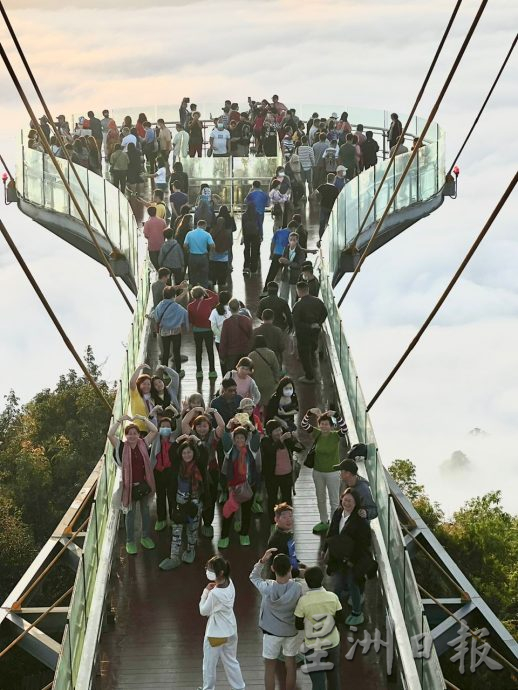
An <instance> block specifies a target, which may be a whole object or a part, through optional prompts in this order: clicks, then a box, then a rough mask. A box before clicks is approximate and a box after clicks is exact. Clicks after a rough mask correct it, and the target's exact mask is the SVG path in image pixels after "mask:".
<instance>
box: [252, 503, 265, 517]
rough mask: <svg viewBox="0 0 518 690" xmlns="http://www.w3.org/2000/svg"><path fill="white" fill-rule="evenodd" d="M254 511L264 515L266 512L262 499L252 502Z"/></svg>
mask: <svg viewBox="0 0 518 690" xmlns="http://www.w3.org/2000/svg"><path fill="white" fill-rule="evenodd" d="M251 510H252V513H257V515H262V513H264V510H263V506H262V504H261V502H260V501H257V500H256V501H254V502H253V503H252V508H251Z"/></svg>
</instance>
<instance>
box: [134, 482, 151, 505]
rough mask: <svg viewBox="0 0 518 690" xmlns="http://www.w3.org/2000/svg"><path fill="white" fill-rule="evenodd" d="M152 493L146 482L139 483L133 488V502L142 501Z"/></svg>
mask: <svg viewBox="0 0 518 690" xmlns="http://www.w3.org/2000/svg"><path fill="white" fill-rule="evenodd" d="M150 493H151V487H150V486H149V484H148V483H147V482H146V480H144V481H143V482H138V483H137V484H133V486H132V487H131V500H132V501H140V499H141V498H144V496H147V495H148V494H150Z"/></svg>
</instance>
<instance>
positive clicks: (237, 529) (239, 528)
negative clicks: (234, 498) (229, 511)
mask: <svg viewBox="0 0 518 690" xmlns="http://www.w3.org/2000/svg"><path fill="white" fill-rule="evenodd" d="M234 529H235V530H236V532H241V523H240V522H239V520H234Z"/></svg>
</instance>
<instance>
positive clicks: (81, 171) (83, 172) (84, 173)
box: [69, 165, 90, 220]
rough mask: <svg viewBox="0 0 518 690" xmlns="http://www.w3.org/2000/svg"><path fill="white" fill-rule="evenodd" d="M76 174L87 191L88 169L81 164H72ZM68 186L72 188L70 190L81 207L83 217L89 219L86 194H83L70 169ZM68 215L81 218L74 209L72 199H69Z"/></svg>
mask: <svg viewBox="0 0 518 690" xmlns="http://www.w3.org/2000/svg"><path fill="white" fill-rule="evenodd" d="M74 167H75V169H76V171H77V175H78V177H79V179H80V180H81V182H82V183H83V186H84V188H85V189H86V191H87V193H88V170H87V169H86V168H83V166H82V165H76V166H74ZM69 178H70V187H71V189H72V192H73V193H74V196H75V197H76V199H77V201H78V203H79V207H80V208H81V211H82V212H83V214H84V216H85V218H86V219H87V220H88V219H89V216H90V214H89V208H88V201H87V198H86V196H85V195H84V194H83V192H82V190H81V187H80V186H79V182H78V181H77V178H76V176H75V174H74V172H73V171H72V170H70V175H69ZM70 215H71V216H73V217H74V218H78V219H81V216H80V215H79V212H78V210H77V209H76V206H75V204H74V203H73V201H72V200H70Z"/></svg>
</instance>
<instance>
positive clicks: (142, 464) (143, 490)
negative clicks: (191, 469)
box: [108, 415, 158, 555]
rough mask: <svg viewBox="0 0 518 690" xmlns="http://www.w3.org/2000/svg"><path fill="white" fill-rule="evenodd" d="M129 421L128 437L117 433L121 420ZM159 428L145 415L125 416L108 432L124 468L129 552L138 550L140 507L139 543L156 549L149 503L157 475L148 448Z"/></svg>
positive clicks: (116, 454)
mask: <svg viewBox="0 0 518 690" xmlns="http://www.w3.org/2000/svg"><path fill="white" fill-rule="evenodd" d="M124 421H128V422H130V423H129V424H127V425H126V427H125V429H124V437H125V440H124V441H122V440H121V439H120V438H119V436H118V431H119V428H120V426H121V424H122V422H124ZM135 421H138V422H140V423H141V424H143V425H145V427H146V428H147V431H148V433H147V435H146V436H145V438H141V436H140V429H139V427H138V426H137V424H134V422H135ZM157 433H158V430H157V428H156V426H155V425H154V424H153V423H152V422H151V421H150V420H149V419H148V418H147V417H145V416H144V415H135V416H134V417H130V416H129V415H124V416H123V417H121V418H120V419H118V420H116V421H115V422H114V424H113V425H112V426H111V427H110V429H109V431H108V440H109V441H110V443H111V444H112V446H113V448H114V453H113V457H114V460H115V462H116V463H117V465H118V466H119V467H120V468H121V469H122V497H121V503H122V512H123V513H124V515H125V524H126V551H127V552H128V554H130V555H134V554H136V553H137V545H136V543H135V511H136V507H137V505H138V506H139V508H140V519H141V522H142V536H141V539H140V543H141V544H142V546H143V547H144V548H145V549H154V548H155V542H154V541H153V540H152V539H151V537H150V531H151V519H150V515H149V503H150V500H151V499H152V497H153V494H154V493H155V478H154V476H153V469H152V467H151V461H150V458H149V453H148V447H149V445H150V444H151V443H152V442H153V440H154V439H155V437H156V435H157Z"/></svg>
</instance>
